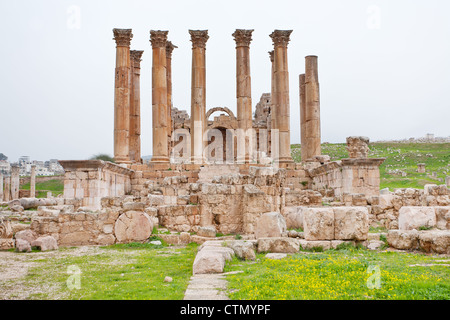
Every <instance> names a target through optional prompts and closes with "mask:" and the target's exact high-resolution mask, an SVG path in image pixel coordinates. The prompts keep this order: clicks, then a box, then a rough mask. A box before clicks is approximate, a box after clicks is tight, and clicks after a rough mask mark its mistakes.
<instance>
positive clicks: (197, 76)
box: [189, 30, 209, 163]
mask: <svg viewBox="0 0 450 320" xmlns="http://www.w3.org/2000/svg"><path fill="white" fill-rule="evenodd" d="M189 34H190V35H191V41H192V80H191V156H192V162H194V163H203V162H204V157H203V150H204V149H205V147H206V140H204V139H203V134H204V132H205V131H206V129H207V119H206V55H205V50H206V48H205V47H206V41H207V40H208V38H209V36H208V30H189Z"/></svg>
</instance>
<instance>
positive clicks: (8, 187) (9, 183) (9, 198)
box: [3, 177, 11, 202]
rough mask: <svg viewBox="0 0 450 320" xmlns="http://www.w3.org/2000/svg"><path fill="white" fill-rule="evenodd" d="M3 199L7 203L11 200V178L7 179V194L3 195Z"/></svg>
mask: <svg viewBox="0 0 450 320" xmlns="http://www.w3.org/2000/svg"><path fill="white" fill-rule="evenodd" d="M3 199H4V201H5V202H8V201H10V200H11V177H6V178H5V193H4V195H3Z"/></svg>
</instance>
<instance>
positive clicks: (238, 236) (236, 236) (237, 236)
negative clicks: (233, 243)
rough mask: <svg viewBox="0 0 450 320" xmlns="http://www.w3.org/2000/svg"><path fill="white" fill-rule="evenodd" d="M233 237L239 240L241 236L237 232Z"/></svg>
mask: <svg viewBox="0 0 450 320" xmlns="http://www.w3.org/2000/svg"><path fill="white" fill-rule="evenodd" d="M234 238H235V239H236V240H241V239H242V236H241V235H240V234H237V235H235V236H234Z"/></svg>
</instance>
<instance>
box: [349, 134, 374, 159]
mask: <svg viewBox="0 0 450 320" xmlns="http://www.w3.org/2000/svg"><path fill="white" fill-rule="evenodd" d="M368 144H369V138H367V137H356V136H352V137H347V151H348V156H349V158H351V159H366V158H367V154H368V153H369V147H368Z"/></svg>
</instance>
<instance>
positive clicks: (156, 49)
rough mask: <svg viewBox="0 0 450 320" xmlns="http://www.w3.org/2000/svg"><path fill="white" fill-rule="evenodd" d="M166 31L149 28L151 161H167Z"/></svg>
mask: <svg viewBox="0 0 450 320" xmlns="http://www.w3.org/2000/svg"><path fill="white" fill-rule="evenodd" d="M168 33H169V32H168V31H161V30H151V31H150V42H151V44H152V54H153V61H152V115H153V121H152V124H153V157H152V160H151V161H152V162H169V144H168V136H169V131H168V129H169V118H168V111H167V109H168V108H169V106H168V104H167V69H166V67H167V60H166V42H167V34H168Z"/></svg>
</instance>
